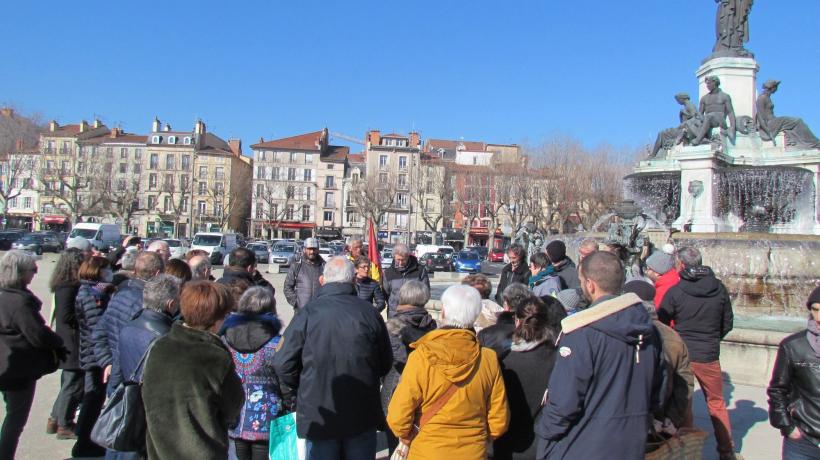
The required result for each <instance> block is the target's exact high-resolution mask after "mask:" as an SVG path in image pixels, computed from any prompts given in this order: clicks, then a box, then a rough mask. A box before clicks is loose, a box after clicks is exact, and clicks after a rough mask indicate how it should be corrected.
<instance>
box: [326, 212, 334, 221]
mask: <svg viewBox="0 0 820 460" xmlns="http://www.w3.org/2000/svg"><path fill="white" fill-rule="evenodd" d="M325 222H333V211H325Z"/></svg>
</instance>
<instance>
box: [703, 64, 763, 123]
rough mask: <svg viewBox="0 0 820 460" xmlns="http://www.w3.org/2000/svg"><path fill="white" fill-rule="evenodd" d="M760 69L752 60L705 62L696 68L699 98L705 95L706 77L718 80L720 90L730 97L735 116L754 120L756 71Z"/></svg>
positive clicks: (706, 91)
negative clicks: (713, 77) (714, 77)
mask: <svg viewBox="0 0 820 460" xmlns="http://www.w3.org/2000/svg"><path fill="white" fill-rule="evenodd" d="M759 69H760V67H759V66H758V65H757V61H755V60H754V59H753V58H740V57H721V58H714V59H710V60H709V61H706V62H705V63H704V64H703V65H701V66H700V68H698V70H697V72H696V75H697V77H698V85H699V86H698V87H699V97H698V101H700V99H701V98H703V96H704V95H706V94H707V93H708V92H709V90H707V89H706V77H711V76H716V77H718V78H720V88H721V89H722V90H723V92H725V93H726V94H728V95H729V96H731V98H732V105H733V106H734V108H735V116H736V117H740V116H743V115H746V116H749V117H752V118H754V113H755V109H754V107H755V100H756V99H757V97H756V94H757V93H756V81H757V71H758V70H759Z"/></svg>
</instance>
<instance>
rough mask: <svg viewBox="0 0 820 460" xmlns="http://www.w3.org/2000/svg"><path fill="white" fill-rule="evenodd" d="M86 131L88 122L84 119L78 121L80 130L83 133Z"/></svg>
mask: <svg viewBox="0 0 820 460" xmlns="http://www.w3.org/2000/svg"><path fill="white" fill-rule="evenodd" d="M86 131H88V123H86V121H85V120H83V121H81V122H80V132H81V133H84V132H86Z"/></svg>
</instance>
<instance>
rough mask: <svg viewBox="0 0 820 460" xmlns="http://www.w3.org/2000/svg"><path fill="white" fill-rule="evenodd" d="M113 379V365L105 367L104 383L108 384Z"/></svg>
mask: <svg viewBox="0 0 820 460" xmlns="http://www.w3.org/2000/svg"><path fill="white" fill-rule="evenodd" d="M110 378H111V365H110V364H109V365H107V366H105V368H104V369H103V383H108V379H110Z"/></svg>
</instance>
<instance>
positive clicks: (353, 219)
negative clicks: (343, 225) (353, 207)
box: [347, 211, 359, 224]
mask: <svg viewBox="0 0 820 460" xmlns="http://www.w3.org/2000/svg"><path fill="white" fill-rule="evenodd" d="M347 221H348V222H350V223H351V224H357V223H359V213H358V212H354V211H350V212H348V213H347Z"/></svg>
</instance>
